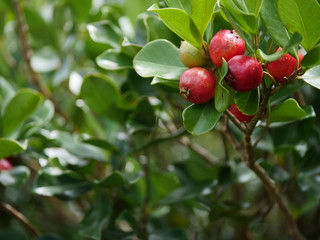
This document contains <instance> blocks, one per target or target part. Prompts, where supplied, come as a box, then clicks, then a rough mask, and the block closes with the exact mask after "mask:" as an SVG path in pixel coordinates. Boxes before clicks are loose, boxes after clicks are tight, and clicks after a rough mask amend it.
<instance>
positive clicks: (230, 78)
mask: <svg viewBox="0 0 320 240" xmlns="http://www.w3.org/2000/svg"><path fill="white" fill-rule="evenodd" d="M225 80H226V82H227V83H228V84H229V86H231V87H232V86H234V80H235V79H234V76H233V75H232V73H230V72H229V73H228V74H227V76H226V77H225Z"/></svg>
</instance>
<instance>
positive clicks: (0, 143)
mask: <svg viewBox="0 0 320 240" xmlns="http://www.w3.org/2000/svg"><path fill="white" fill-rule="evenodd" d="M26 148H27V142H25V143H24V144H21V143H19V142H17V141H15V140H11V139H6V138H0V159H1V158H5V157H9V156H11V155H13V154H17V153H19V152H22V151H24V150H26Z"/></svg>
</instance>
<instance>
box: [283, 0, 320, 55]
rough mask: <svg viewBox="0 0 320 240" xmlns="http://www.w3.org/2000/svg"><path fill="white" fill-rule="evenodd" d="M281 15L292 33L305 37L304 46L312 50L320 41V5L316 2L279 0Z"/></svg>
mask: <svg viewBox="0 0 320 240" xmlns="http://www.w3.org/2000/svg"><path fill="white" fill-rule="evenodd" d="M278 10H279V15H280V17H281V19H282V21H283V22H284V23H285V25H286V27H287V28H288V29H289V30H290V31H291V32H298V33H300V34H301V36H302V37H303V40H302V43H301V44H302V46H303V47H305V48H306V50H307V51H309V50H311V49H312V48H313V47H314V46H315V45H316V44H317V43H318V41H319V39H320V29H319V25H320V18H319V16H320V5H319V3H318V2H317V1H316V0H309V1H301V0H279V1H278Z"/></svg>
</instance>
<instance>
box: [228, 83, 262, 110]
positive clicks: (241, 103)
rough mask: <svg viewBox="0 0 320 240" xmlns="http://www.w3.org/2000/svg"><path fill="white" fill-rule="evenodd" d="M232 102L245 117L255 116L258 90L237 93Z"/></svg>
mask: <svg viewBox="0 0 320 240" xmlns="http://www.w3.org/2000/svg"><path fill="white" fill-rule="evenodd" d="M234 101H235V103H236V104H237V106H238V108H239V110H240V111H241V112H242V113H244V114H246V115H254V114H256V113H257V111H258V109H259V103H260V91H259V88H256V89H255V90H252V91H250V92H237V93H236V95H235V98H234Z"/></svg>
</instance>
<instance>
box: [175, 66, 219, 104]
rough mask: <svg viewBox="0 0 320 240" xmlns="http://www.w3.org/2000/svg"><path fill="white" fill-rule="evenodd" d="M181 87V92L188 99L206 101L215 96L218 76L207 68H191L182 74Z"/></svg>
mask: <svg viewBox="0 0 320 240" xmlns="http://www.w3.org/2000/svg"><path fill="white" fill-rule="evenodd" d="M179 87H180V93H181V94H182V96H183V97H184V98H185V99H186V100H187V101H189V102H192V103H197V104H201V103H206V102H208V101H209V100H211V99H212V98H213V96H214V92H215V90H216V77H215V75H214V74H213V73H212V72H210V71H209V70H207V69H205V68H200V67H194V68H190V69H188V70H187V71H185V72H184V73H183V74H182V75H181V78H180V82H179Z"/></svg>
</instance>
